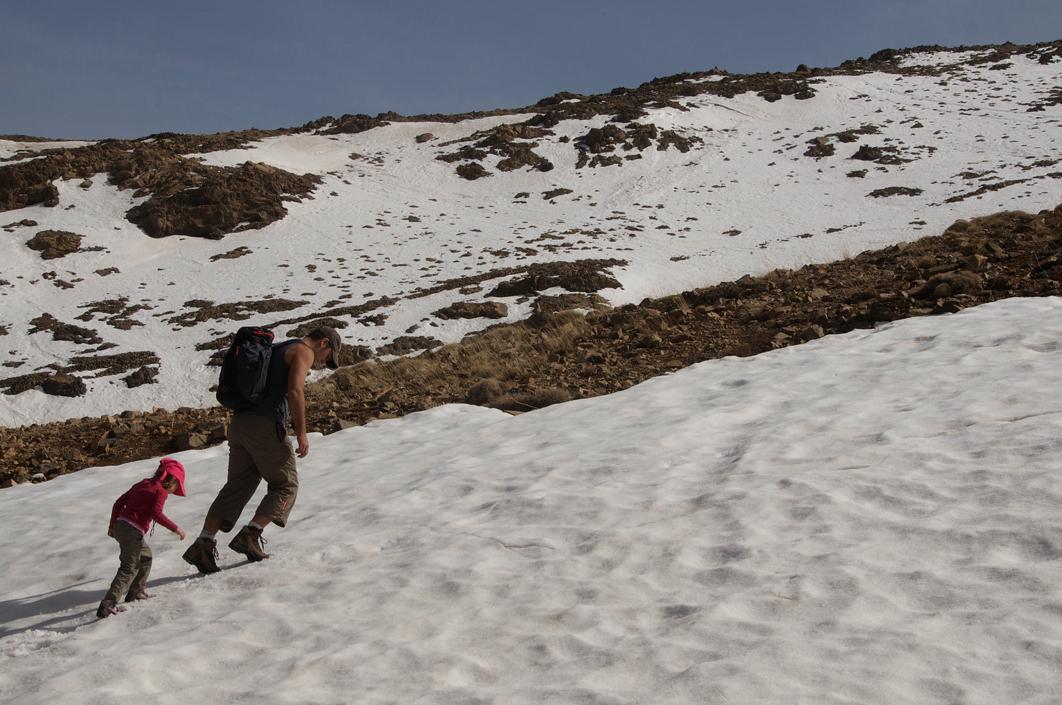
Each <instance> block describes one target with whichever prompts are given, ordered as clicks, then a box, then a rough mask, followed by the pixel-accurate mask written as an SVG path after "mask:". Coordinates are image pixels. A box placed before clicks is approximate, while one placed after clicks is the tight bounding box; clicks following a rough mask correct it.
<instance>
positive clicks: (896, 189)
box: [867, 186, 922, 198]
mask: <svg viewBox="0 0 1062 705" xmlns="http://www.w3.org/2000/svg"><path fill="white" fill-rule="evenodd" d="M920 193H922V189H920V188H911V187H910V186H888V187H886V188H879V189H875V190H874V191H871V192H870V193H868V194H867V195H868V196H870V197H871V198H885V197H888V196H917V195H919V194H920Z"/></svg>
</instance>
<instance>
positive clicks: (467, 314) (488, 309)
mask: <svg viewBox="0 0 1062 705" xmlns="http://www.w3.org/2000/svg"><path fill="white" fill-rule="evenodd" d="M432 315H433V316H435V317H436V318H442V319H444V320H451V319H454V318H505V317H506V316H508V315H509V307H508V306H506V305H505V304H503V303H499V302H496V301H483V302H473V301H459V302H457V303H453V304H450V305H449V306H447V307H446V308H441V309H439V310H438V311H436V312H435V313H433V314H432Z"/></svg>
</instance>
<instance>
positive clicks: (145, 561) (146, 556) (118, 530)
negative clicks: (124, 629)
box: [104, 521, 151, 602]
mask: <svg viewBox="0 0 1062 705" xmlns="http://www.w3.org/2000/svg"><path fill="white" fill-rule="evenodd" d="M113 533H114V540H115V541H117V542H118V546H119V547H120V548H121V553H120V554H119V555H118V560H119V562H120V563H121V565H119V566H118V572H117V573H116V574H115V576H114V580H113V581H111V589H110V590H108V591H107V595H106V596H105V597H104V599H106V600H114V601H115V602H118V601H120V600H122V599H123V598H124V597H125V596H126V593H132V594H134V595H135V594H136V593H138V592H141V591H142V590H144V588H145V587H146V586H147V579H148V573H150V572H151V547H150V546H148V545H147V542H146V541H144V535H143V534H141V533H140V531H139V530H138V529H136V528H135V527H133V526H132V525H130V524H127V523H126V522H124V521H116V522H114V531H113Z"/></svg>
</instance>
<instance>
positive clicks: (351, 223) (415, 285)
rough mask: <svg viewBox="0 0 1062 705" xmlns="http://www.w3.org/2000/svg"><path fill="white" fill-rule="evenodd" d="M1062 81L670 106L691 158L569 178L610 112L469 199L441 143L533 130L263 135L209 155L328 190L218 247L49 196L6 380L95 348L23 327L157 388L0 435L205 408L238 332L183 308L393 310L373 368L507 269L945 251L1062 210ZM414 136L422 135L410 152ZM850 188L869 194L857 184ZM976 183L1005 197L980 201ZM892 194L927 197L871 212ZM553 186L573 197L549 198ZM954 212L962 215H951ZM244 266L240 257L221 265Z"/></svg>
mask: <svg viewBox="0 0 1062 705" xmlns="http://www.w3.org/2000/svg"><path fill="white" fill-rule="evenodd" d="M968 58H970V57H969V56H966V55H964V54H956V53H947V52H941V53H927V54H921V55H915V56H913V57H908V58H907V59H905V61H906V62H908V63H911V64H912V65H915V64H918V63H919V62H921V63H923V64H935V65H938V64H947V63H948V62H952V63H954V62H955V61H958V60H965V59H968ZM1060 67H1062V62H1059V61H1055V62H1054V63H1048V64H1040V63H1038V62H1036V61H1032V60H1029V59H1027V58H1025V57H1023V56H1015V57H1014V58H1013V60H1012V61H1011V62H1010V63H1009V65H1007V66H1005V67H1003V68H999V67H995V68H994V67H992V66H988V65H980V66H974V65H965V64H956V65H955V66H954V67H953V68H952V70H951V72H950V73H948V74H947V75H946V76H943V77H941V76H898V75H894V74H884V73H865V74H862V75H851V76H833V77H827V78H825V79H823V80H822V82H819V83H814V84H813V85H814V89H815V91H816V95H815V97H813V98H812V99H810V100H796V99H794V98H793V97H791V96H787V97H783V98H782V99H781V100H779V101H777V102H773V103H771V102H767V101H765V100H763V99H762V98H760V97H757V96H756V95H754V94H752V93H747V94H743V95H739V96H737V97H735V98H732V99H726V98H720V97H717V96H709V95H702V96H695V97H692V98H689V99H688V100H686V101H684V107H685V108H686V109H685V110H678V109H674V108H664V109H650V110H649V113H650V114H649V116H648V117H647V118H644V119H643V120H642V122H645V123H652V124H654V125H656V126H657V127H658V128H659V129H661V130H665V129H674V130H676V131H678V132H679V133H681V134H684V135H686V136H691V137H699V138H701V139H702V140H703V143H702V144H700V145H697V146H696V147H695V148H694V149H693V150H691V151H690V152H688V153H680V152H678V151H677V150H675V149H674V148H672V149H668V150H666V151H657V150H656V149H655V148H650V149H648V150H646V151H644V152H641V153H640V154H641V156H642V158H641V159H639V160H637V161H625V162H624V163H623V164H622V166H610V167H599V168H590V167H584V168H582V169H576V168H575V164H576V156H577V152H576V150H575V148H574V144H573V143H574V140H575V139H576V138H577V137H579V136H581V135H584V134H586V133H587V131H588V130H589V129H590V128H591V127H600V126H602V125H604V124H606V121H607V119H608V116H601V117H598V118H595V119H593V120H583V121H565V122H561V123H560V124H559V125H557V126H556V127H555V128H554V133H555V134H554V135H552V136H547V137H544V138H540V139H538V140H536V141H537V142H538V143H539V146H538V147H537V148H536V152H537V153H539V154H541V155H542V156H543V157H545V158H547V159H549V160H550V161H551V162H553V164H554V165H555V168H554V169H553V170H552V171H549V172H544V173H543V172H537V171H530V170H526V169H524V170H516V171H512V172H501V171H498V170H497V169H496V168H495V164H496V162H497V161H498V159H499V158H498V157H488V158H487V160H485V162H484V164H485V165H486V167H487V168H488V170H489V171H490V172H492V173H491V175H490V176H489V177H487V178H482V179H479V180H476V181H466V180H463V179H461V178H459V177H458V176H457V175H456V174H455V173H454V167H455V165H454V164H449V163H444V162H442V161H439V160H437V159H436V157H437V156H438V155H440V154H445V153H449V152H452V151H454V150H456V149H457V148H458V146H459V145H450V146H443V145H444V143H446V142H450V141H453V140H458V139H462V138H466V137H469V136H470V135H472V134H473V133H474V132H475V131H477V130H483V129H487V128H490V127H493V126H496V125H499V124H505V123H516V122H520V121H521V120H524V119H526V118H527V117H529V116H528V115H517V116H503V117H491V118H486V119H480V120H470V121H464V122H459V123H454V124H450V123H401V122H400V123H393V124H390V125H387V126H384V127H379V128H375V129H371V130H368V131H366V132H362V133H359V134H354V135H334V136H326V135H319V134H298V135H289V136H283V137H276V138H268V139H264V140H261V141H260V142H257V143H254V144H252V145H251V148H250V149H238V150H232V151H229V152H214V153H208V154H204V155H202V158H203V160H204V161H205V162H206V163H208V164H215V165H233V164H239V163H242V162H244V161H247V160H253V161H262V162H265V163H268V164H272V165H275V166H279V167H282V168H284V169H287V170H292V171H295V172H313V173H316V174H320V175H323V177H324V183H323V185H322V186H321V187H319V188H318V189H317V191H316V193H315V195H314V197H313V198H312V199H309V200H306V201H304V202H302V203H296V204H290V206H289V214H288V216H287V217H285V218H284V219H282V220H280V221H278V222H276V223H273V224H272V225H270V226H268V227H266V228H264V229H262V230H253V231H247V232H243V233H239V234H234V235H229V236H227V237H225V238H224V239H223V240H221V241H208V240H202V239H195V238H182V237H172V238H168V239H164V240H151V239H150V238H148V237H146V236H144V234H143V233H141V232H140V231H139V230H138V229H137V228H136V227H135V226H133V225H132V224H131V223H129V222H128V221H126V220H125V218H124V214H125V212H126V211H127V210H128V209H129V208H130V207H132V206H133V205H135V204H136V203H137V202H139V201H138V199H135V198H134V197H133V196H132V193H131V192H129V191H122V192H120V191H117V190H116V189H115V188H114V187H112V186H109V185H108V184H107V183H106V179H105V178H104V177H103V176H100V177H98V178H95V179H93V183H92V185H91V187H89V188H87V189H83V188H81V187H79V185H78V182H76V181H71V182H59V183H58V184H57V186H58V187H59V189H60V205H59V207H56V208H44V207H31V208H26V209H23V210H20V211H11V212H8V213H6V214H4V216H5V219H9V220H10V222H16V221H19V220H21V219H23V218H29V219H33V220H35V221H37V222H38V223H39V227H35V228H24V227H23V228H15V229H13V231H12V234H10V235H6V236H5V238H6V239H5V243H6V246H5V249H4V257H2V258H0V280H2V282H6V285H3V284H0V327H3V328H6V329H8V331H9V333H8V335H7V336H4V337H2V338H0V347H2V349H3V350H4V351H5V352H4V356H5V364H8V367H9V368H10V370H9V371H8V372H7V374H8V375H10V376H14V375H21V374H26V373H29V372H32V371H35V370H38V369H40V368H41V367H42V366H44V365H48V364H57V365H64V364H67V363H68V362H69V360H70V359H71V358H72V357H73V356H75V355H78V354H83V353H85V352H86V346H84V345H77V344H74V343H71V342H66V341H60V340H54V339H52V337H51V335H50V334H49V333H47V332H39V333H34V334H32V335H27V331H28V330H29V329H30V328H31V325H30V323H29V321H31V320H33V319H35V318H37V317H38V316H40V315H41V314H43V313H49V314H51V315H52V316H54V317H55V318H56V319H58V320H59V321H61V322H65V323H75V324H77V325H81V326H87V327H89V328H91V329H93V330H95V331H96V332H97V333H98V335H99V336H100V338H101V340H102V341H103V342H104V343H105V344H113V345H114V346H115V347H113V348H110V349H108V350H107V351H106V354H108V355H109V354H115V353H122V352H132V351H143V350H150V351H155V352H157V353H158V354H159V356H160V358H161V362H160V364H159V370H160V374H159V382H158V384H154V385H145V386H142V387H139V388H136V389H128V388H127V387H126V385H125V384H124V383H123V382H122V381H121V379H120V377H118V376H115V375H111V376H103V377H99V378H92V377H91V376H89V378H87V379H86V382H87V383H88V385H89V393H88V394H87V395H85V396H84V397H78V398H73V399H60V398H56V397H46V396H45V395H44V394H43V393H42V392H40V391H37V390H30V391H26V392H23V393H22V394H19V395H17V396H8V397H5V398H4V399H3V404H0V424H3V425H7V426H18V425H21V424H26V423H30V422H37V421H46V420H54V419H62V418H69V417H75V416H80V415H86V414H103V413H110V412H115V411H118V410H122V409H150V408H153V407H166V408H174V407H177V406H180V405H190V406H196V405H205V404H209V403H211V401H212V396H211V394H210V392H209V387H210V385H211V384H212V383H213V382H214V381H215V373H216V369H214V368H208V367H205V366H204V363H205V361H206V359H207V358H208V357H209V354H210V353H209V351H208V352H204V351H202V350H196V346H197V345H199V344H202V343H204V342H207V341H210V340H213V339H216V338H218V337H219V336H221V335H224V334H226V333H228V332H231V331H232V330H234V329H235V328H236V327H237V326H239V325H240V323H238V322H237V321H234V320H231V319H229V318H219V319H214V320H207V321H205V322H201V323H197V324H195V325H193V326H190V327H185V326H183V325H180V324H179V322H178V321H177V319H178V318H179V316H181V315H183V314H186V313H189V312H194V311H195V310H196V307H195V306H194V305H191V304H189V303H188V302H191V301H195V300H199V301H209V302H214V303H219V304H220V303H234V302H245V301H259V300H261V299H262V298H263V297H264V296H267V295H271V296H274V297H278V298H286V299H290V300H294V301H297V302H300V303H299V304H298V305H297V308H295V309H293V310H289V311H285V312H282V313H274V314H260V315H256V316H254V317H253V319H252V320H253V321H254V322H256V323H259V324H263V323H272V322H275V321H279V320H284V319H287V318H292V317H303V318H308V317H311V316H312V315H314V314H315V313H317V312H321V311H324V310H327V309H329V308H332V307H335V306H350V305H357V304H362V303H365V302H367V301H371V300H374V299H378V298H380V297H383V296H387V297H392V298H394V299H395V300H396V301H395V303H393V304H389V305H385V306H382V307H380V308H377V309H375V310H373V311H372V312H371V313H372V314H373V315H377V314H380V315H383V316H384V317H385V320H382V321H380V320H376V321H369V320H366V318H365V317H364V316H363V315H361V316H357V315H344V316H341V317H340V319H341V321H342V322H343V323H347V324H349V325H348V327H347V328H346V329H345V331H344V335H345V337H346V339H347V340H348V341H350V342H356V343H360V344H364V345H368V346H371V347H374V348H375V347H378V346H380V345H382V344H384V343H387V342H390V341H391V340H393V339H394V338H395V337H396V336H400V335H403V334H407V333H408V334H412V335H427V336H433V337H435V338H437V339H439V340H441V341H444V342H447V341H454V340H458V339H460V338H461V337H462V336H463V335H465V334H466V333H468V332H469V331H471V330H475V329H479V328H482V327H484V326H485V325H487V324H488V323H493V322H494V321H487V320H484V319H476V320H471V321H469V320H456V321H444V320H440V319H438V318H435V317H433V316H432V313H433V312H434V311H436V310H438V309H440V308H442V307H444V306H446V305H449V304H450V303H453V302H455V301H460V300H473V301H482V300H488V299H487V297H486V295H485V294H486V292H488V291H489V290H490V288H492V286H493V284H494V283H496V282H497V281H498V279H497V278H495V279H488V280H487V281H485V282H483V283H482V289H481V290H480V291H478V292H470V293H461V291H460V290H459V289H458V288H456V287H453V288H449V289H446V290H443V291H441V292H439V293H436V294H433V295H431V296H424V297H414V296H413V295H414V294H415V292H416V291H417V290H419V289H424V288H428V287H431V286H434V285H436V284H438V283H440V282H445V281H447V280H450V279H453V278H455V277H465V276H480V277H483V276H489V273H490V272H491V271H492V270H495V269H497V268H499V267H510V266H515V265H526V264H530V263H532V262H549V261H556V260H575V259H583V258H611V257H614V258H619V259H623V260H626V261H627V262H628V264H627V265H626V266H624V267H616V268H614V269H613V274H614V275H615V276H616V277H617V278H618V280H619V281H620V282H621V284H622V288H621V289H606V290H603V291H602V292H601V293H602V294H603V295H605V296H606V297H607V298H608V299H609V300H610V301H611V302H612V303H614V304H622V303H627V302H637V301H639V300H641V299H642V298H644V297H647V296H661V295H666V294H669V293H674V292H678V291H682V290H684V289H688V288H692V287H697V286H704V285H709V284H713V283H718V282H720V281H726V280H730V279H735V278H738V277H740V276H742V275H744V274H748V273H752V274H760V273H764V272H766V271H768V270H770V269H773V268H777V267H798V266H801V265H803V264H807V263H809V262H825V261H831V260H835V259H838V258H840V257H844V256H847V255H852V254H856V253H858V252H860V251H862V250H866V249H871V248H878V247H882V246H885V245H888V244H892V243H895V242H898V241H903V240H911V239H915V238H918V237H921V236H924V235H931V234H938V233H940V232H941V231H942V230H943V229H944V228H946V227H947V226H948V225H949V224H950V223H952V222H953V221H954V220H956V219H957V218H967V217H972V216H978V215H985V214H988V213H992V212H997V211H1000V210H1007V209H1022V210H1029V211H1037V210H1039V209H1042V208H1047V207H1054V206H1056V205H1058V203H1059V202H1062V178H1059V176H1058V175H1059V173H1062V171H1060V167H1059V165H1058V163H1057V160H1058V158H1059V154H1060V152H1062V137H1060V135H1062V130H1060V129H1059V127H1060V125H1062V106H1059V105H1049V106H1047V107H1046V108H1044V109H1043V110H1041V111H1038V112H1028V106H1030V105H1033V104H1034V103H1037V102H1038V101H1043V100H1044V99H1045V96H1046V95H1047V94H1048V93H1049V91H1050V89H1051V88H1053V87H1055V86H1057V85H1058V83H1059V78H1060V75H1062V74H1060ZM866 125H873V126H874V127H875V128H876V129H877V130H878V132H877V133H876V134H862V135H858V136H857V141H855V142H842V141H840V138H839V137H838V136H836V135H835V134H834V133H837V132H840V131H845V130H852V129H857V128H861V127H863V126H866ZM423 133H432V134H433V135H434V139H432V140H429V141H427V142H424V143H418V142H417V141H415V139H414V138H415V137H416V136H417V135H420V134H423ZM820 137H821V138H823V141H824V142H825V143H827V144H830V145H832V146H833V147H834V148H835V150H836V152H835V154H834V155H833V156H828V157H822V158H814V157H810V156H805V155H804V152H805V151H806V150H807V149H808V147H809V141H811V140H814V139H815V138H820ZM564 139H570V140H572V141H569V142H564V141H563V140H564ZM465 144H469V143H465ZM862 146H869V147H894V148H896V150H897V151H896V153H895V156H897V157H899V158H900V159H902V160H907V161H903V162H901V163H896V164H878V163H873V162H866V161H859V160H853V159H851V158H850V157H851V156H852V155H853V154H854V153H855V152H856V150H857V149H858V148H860V147H862ZM861 170H865V172H866V173H865V175H863V177H862V178H857V177H853V176H849V175H848V174H849V173H850V172H853V171H861ZM1008 182H1014V183H1008ZM989 186H990V187H993V188H995V189H996V190H989V191H986V192H983V193H979V194H976V195H970V194H971V193H973V192H975V191H977V190H979V189H981V188H982V187H989ZM890 187H903V188H908V189H920V190H921V193H918V194H916V195H892V196H884V197H871V196H869V195H868V194H870V193H871V192H874V191H877V190H880V189H887V188H890ZM555 188H568V189H571V190H572V193H570V194H566V195H562V196H557V197H555V198H553V199H551V200H545V199H544V198H543V194H544V193H545V192H548V191H550V190H552V189H555ZM518 194H525V195H520V196H519V197H518ZM953 198H961V200H957V201H953V202H948V199H953ZM43 228H54V229H60V230H69V231H73V232H77V233H80V234H82V235H84V236H85V240H84V242H83V243H82V247H83V248H101V249H98V250H95V251H84V252H79V253H76V254H73V255H68V256H66V257H65V258H62V259H57V260H47V261H45V260H41V259H40V257H39V255H38V253H36V252H33V251H31V250H29V249H27V248H26V247H24V246H23V244H24V243H25V242H26V241H27V240H29V238H30V237H32V235H33V234H34V233H35V232H37V231H38V230H39V229H43ZM237 248H246V249H247V250H248V252H246V253H244V255H243V256H241V257H238V258H234V259H216V258H217V257H218V256H219V255H223V254H226V253H230V252H232V251H233V250H236V249H237ZM111 268H117V269H118V270H119V271H117V272H113V271H110V269H111ZM101 272H105V274H101ZM118 299H125V301H124V302H119V303H120V305H122V306H127V307H134V306H144V307H145V308H143V309H140V310H135V311H131V312H130V313H129V315H128V318H129V319H132V320H133V321H135V322H136V323H137V324H139V325H136V326H134V327H132V328H130V329H128V330H123V329H119V328H116V327H112V326H111V325H109V324H108V323H107V322H105V320H104V319H105V315H104V314H102V313H99V312H93V311H92V310H90V306H89V305H90V304H91V303H93V302H100V301H111V302H114V301H116V300H118ZM495 300H498V301H503V302H505V303H508V304H509V316H508V318H507V319H505V320H510V321H511V320H517V319H520V318H523V317H525V316H526V315H527V314H528V311H529V308H530V302H514V300H513V299H495ZM79 317H81V319H80V320H79ZM291 327H292V326H282V327H281V329H280V330H281V332H282V333H285V332H286V331H287V330H288V329H290V328H291ZM93 349H94V348H93Z"/></svg>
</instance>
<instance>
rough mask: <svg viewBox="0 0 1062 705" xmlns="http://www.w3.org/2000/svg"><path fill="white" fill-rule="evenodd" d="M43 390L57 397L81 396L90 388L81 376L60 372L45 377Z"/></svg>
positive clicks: (42, 384) (42, 385)
mask: <svg viewBox="0 0 1062 705" xmlns="http://www.w3.org/2000/svg"><path fill="white" fill-rule="evenodd" d="M41 390H42V391H43V392H44V393H45V394H51V395H52V396H56V397H80V396H83V395H84V394H85V392H86V391H88V388H87V387H86V386H85V381H84V380H82V379H81V378H80V377H75V376H74V375H68V374H62V373H58V374H54V375H52V376H51V377H48V378H47V379H45V380H44V381H43V382H42V383H41Z"/></svg>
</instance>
